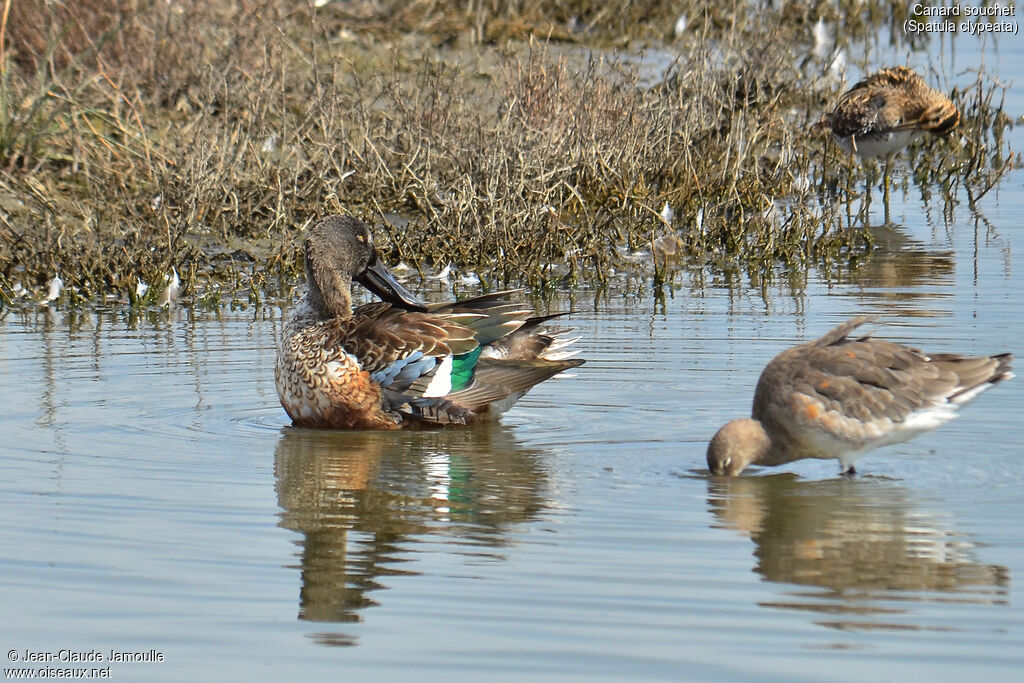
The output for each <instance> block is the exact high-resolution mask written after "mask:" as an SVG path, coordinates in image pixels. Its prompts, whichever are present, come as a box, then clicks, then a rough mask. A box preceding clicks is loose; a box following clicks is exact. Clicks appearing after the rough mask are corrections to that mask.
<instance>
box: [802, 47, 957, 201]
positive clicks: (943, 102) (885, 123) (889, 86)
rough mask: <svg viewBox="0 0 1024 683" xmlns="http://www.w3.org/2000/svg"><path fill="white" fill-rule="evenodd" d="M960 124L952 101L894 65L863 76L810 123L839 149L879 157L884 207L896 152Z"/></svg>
mask: <svg viewBox="0 0 1024 683" xmlns="http://www.w3.org/2000/svg"><path fill="white" fill-rule="evenodd" d="M959 123H960V111H959V110H958V109H957V108H956V105H955V104H953V101H952V100H950V99H949V97H947V96H946V95H945V93H941V92H939V91H938V90H935V89H934V88H931V87H929V85H928V84H927V83H925V81H924V79H923V78H921V77H920V76H919V75H917V74H916V73H915V72H914V71H913V70H912V69H908V68H907V67H905V66H897V67H894V68H891V69H882V70H881V71H879V72H877V73H873V74H871V75H870V76H868V77H866V78H864V79H863V80H861V81H860V82H858V83H857V84H856V85H854V86H853V87H852V88H850V89H849V90H848V91H847V92H846V93H845V94H844V95H843V96H842V97H840V98H839V102H838V103H837V104H836V106H835V108H834V109H833V110H832V111H831V112H830V113H828V114H825V115H824V116H823V117H822V118H821V120H819V121H818V122H817V123H816V124H815V128H828V129H829V130H830V131H831V132H832V136H833V137H834V138H835V141H836V143H838V145H839V147H840V149H842V150H843V151H844V152H846V153H847V154H856V155H857V156H859V157H860V158H861V159H876V158H884V159H885V170H884V178H883V182H884V183H885V195H886V200H887V201H886V206H888V193H889V163H890V161H891V160H892V157H893V156H894V155H895V154H896V153H897V152H898V151H900V150H901V149H903V148H904V147H906V146H907V145H909V144H910V143H912V142H913V141H914V140H917V139H918V138H919V137H921V136H922V135H924V134H925V133H926V132H927V133H933V134H935V135H942V134H945V133H949V132H950V131H952V130H953V129H954V128H956V126H957V125H958V124H959Z"/></svg>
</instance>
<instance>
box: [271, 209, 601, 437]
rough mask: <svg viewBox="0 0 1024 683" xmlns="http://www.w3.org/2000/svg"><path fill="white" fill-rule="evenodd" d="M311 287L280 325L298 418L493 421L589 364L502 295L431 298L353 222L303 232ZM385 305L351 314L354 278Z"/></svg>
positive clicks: (319, 422)
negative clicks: (404, 281) (413, 288)
mask: <svg viewBox="0 0 1024 683" xmlns="http://www.w3.org/2000/svg"><path fill="white" fill-rule="evenodd" d="M305 252H306V256H305V262H306V279H307V289H306V292H305V294H304V295H303V296H302V298H301V299H300V300H299V302H298V304H297V305H296V307H295V310H294V311H293V312H292V315H291V318H290V320H289V321H288V323H287V324H286V325H285V328H284V332H283V335H282V339H281V345H280V347H279V348H278V352H277V365H276V371H275V380H276V385H277V394H278V397H279V398H280V399H281V405H282V406H283V407H284V409H285V412H287V413H288V416H289V417H291V419H292V422H293V424H295V425H299V426H305V427H347V428H355V429H398V428H402V427H407V426H411V425H446V424H466V423H469V422H473V421H476V420H481V419H493V418H494V417H496V416H498V415H500V414H501V413H502V412H504V411H505V410H507V409H508V408H509V407H511V406H512V404H514V403H515V402H516V401H517V400H518V399H519V398H521V397H522V396H523V395H524V394H525V393H526V392H527V391H528V390H529V389H530V388H531V387H533V386H534V385H535V384H538V383H540V382H543V381H544V380H546V379H548V378H550V377H552V376H554V375H557V374H558V373H560V372H563V371H565V370H568V369H569V368H574V367H577V366H579V365H582V364H583V362H584V361H583V360H580V359H573V358H570V356H572V355H574V353H573V352H569V351H567V350H566V347H567V346H568V345H569V344H571V343H572V342H573V341H575V339H571V338H567V337H566V336H565V333H566V330H563V329H557V328H553V327H550V326H549V325H548V321H549V320H550V319H551V318H552V317H554V316H542V317H535V316H533V311H532V310H530V309H529V308H524V307H523V306H521V305H519V304H516V303H514V302H512V301H511V298H512V294H513V292H497V293H494V294H485V295H483V296H479V297H474V298H470V299H464V300H462V301H457V302H454V303H448V304H434V305H428V304H425V303H424V302H422V301H420V300H419V299H417V298H416V297H415V296H413V295H412V294H410V293H409V292H408V291H407V290H406V289H405V288H404V287H402V285H401V284H399V283H398V281H397V280H395V279H394V277H393V276H392V275H391V274H390V273H389V272H388V270H387V268H385V267H384V265H383V264H382V263H381V262H380V260H379V259H378V257H377V253H376V250H375V249H374V246H373V235H372V234H371V233H370V231H369V229H368V228H367V227H366V225H364V224H363V223H362V222H360V221H359V220H357V219H355V218H350V217H342V216H331V217H328V218H325V219H324V220H322V221H320V222H319V223H317V224H316V225H315V226H314V227H313V228H311V229H310V231H309V233H308V234H307V236H306V240H305ZM353 281H356V282H359V283H360V284H362V285H363V286H365V287H366V288H367V289H369V290H370V291H371V292H373V293H374V294H377V295H378V296H380V297H381V298H382V299H384V300H385V301H381V302H376V303H369V304H365V305H363V306H360V307H359V308H357V309H355V310H354V311H353V310H352V298H351V283H352V282H353Z"/></svg>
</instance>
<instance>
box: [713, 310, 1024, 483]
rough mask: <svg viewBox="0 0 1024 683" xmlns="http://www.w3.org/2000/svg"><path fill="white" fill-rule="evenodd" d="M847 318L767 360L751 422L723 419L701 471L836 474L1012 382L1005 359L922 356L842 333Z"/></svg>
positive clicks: (849, 325) (856, 321)
mask: <svg viewBox="0 0 1024 683" xmlns="http://www.w3.org/2000/svg"><path fill="white" fill-rule="evenodd" d="M872 319H873V316H861V317H858V318H853V319H851V320H849V321H847V322H845V323H843V324H842V325H840V326H839V327H837V328H835V329H834V330H832V331H831V332H829V333H828V334H826V335H825V336H824V337H822V338H821V339H818V340H816V341H812V342H809V343H807V344H801V345H800V346H796V347H793V348H791V349H787V350H786V351H783V352H782V353H780V354H779V355H778V356H776V357H775V358H774V359H773V360H772V361H771V362H770V363H768V365H767V367H765V369H764V372H762V373H761V378H760V380H759V381H758V383H757V389H756V390H755V391H754V407H753V410H752V419H741V420H733V421H732V422H729V423H727V424H726V425H725V426H724V427H722V428H721V429H720V430H718V433H717V434H715V436H714V438H713V439H711V443H710V444H708V453H707V457H708V467H709V468H710V469H711V471H712V472H713V473H714V474H726V475H730V476H735V475H737V474H739V473H740V472H742V471H743V469H744V468H745V467H747V465H751V464H754V465H765V466H772V465H781V464H784V463H787V462H792V461H794V460H800V459H803V458H823V459H828V458H836V459H838V460H839V464H840V466H841V467H842V468H843V470H844V472H846V473H849V474H853V473H854V468H853V463H854V461H856V460H857V459H858V458H859V457H860V456H861V455H863V454H864V453H866V452H867V451H870V450H871V449H873V448H877V447H879V446H884V445H886V444H892V443H900V442H903V441H907V440H908V439H910V438H912V437H914V436H916V435H918V434H921V433H923V432H926V431H929V430H931V429H934V428H935V427H938V426H939V425H942V424H944V423H946V422H948V421H949V420H952V419H953V418H954V417H956V413H957V409H958V408H960V406H962V405H964V404H965V403H967V402H968V401H970V400H971V399H973V398H974V397H975V396H977V395H978V394H980V393H981V392H982V391H984V390H985V389H988V388H989V387H991V386H992V385H993V384H996V383H998V382H1002V381H1003V380H1006V379H1010V378H1011V377H1013V373H1012V372H1010V363H1011V362H1012V361H1013V356H1012V355H1011V354H1009V353H1003V354H999V355H996V356H978V357H973V358H972V357H967V356H960V355H954V354H946V353H942V354H923V353H921V352H920V351H918V350H917V349H913V348H910V347H908V346H903V345H902V344H896V343H893V342H888V341H882V340H879V339H872V338H871V336H870V335H865V336H862V337H850V336H849V335H850V333H851V332H853V330H855V329H856V328H858V327H860V326H861V325H863V324H864V323H866V322H868V321H869V320H872Z"/></svg>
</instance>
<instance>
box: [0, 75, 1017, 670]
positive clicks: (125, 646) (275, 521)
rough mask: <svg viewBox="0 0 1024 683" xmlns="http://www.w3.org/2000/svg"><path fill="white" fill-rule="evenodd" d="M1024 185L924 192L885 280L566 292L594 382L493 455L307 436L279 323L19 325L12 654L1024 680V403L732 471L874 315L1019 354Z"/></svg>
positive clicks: (895, 232)
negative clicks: (935, 201)
mask: <svg viewBox="0 0 1024 683" xmlns="http://www.w3.org/2000/svg"><path fill="white" fill-rule="evenodd" d="M1008 106H1009V108H1010V110H1011V112H1013V113H1015V114H1019V113H1022V112H1024V103H1022V102H1021V100H1020V98H1019V97H1016V96H1014V95H1013V94H1012V93H1011V97H1010V98H1009V101H1008ZM1014 107H1016V109H1014ZM1020 147H1021V146H1020V145H1017V148H1020ZM1022 178H1024V176H1021V174H1020V172H1016V173H1014V174H1011V175H1010V176H1009V177H1008V178H1006V179H1005V180H1004V181H1003V183H1002V185H1001V187H1000V190H999V191H998V192H997V193H993V195H992V196H990V197H988V198H986V201H985V202H984V203H983V206H982V207H981V211H982V214H976V213H972V212H970V211H969V210H968V209H967V207H966V206H960V207H958V208H957V209H956V211H955V213H954V216H953V218H952V220H951V221H948V222H947V221H944V220H942V218H941V215H942V212H941V210H939V209H938V208H936V207H934V206H932V207H925V206H924V205H923V204H922V203H921V201H920V199H919V198H918V197H917V196H916V195H915V194H914V192H913V191H910V192H908V193H906V194H905V195H904V194H903V193H900V192H897V193H896V195H895V196H894V205H893V216H892V218H893V221H894V222H895V225H894V226H889V227H887V228H884V229H879V230H878V232H877V237H878V241H879V245H880V247H879V250H878V253H876V254H875V255H874V256H873V257H872V259H871V261H870V262H869V263H867V264H865V265H864V266H863V267H861V268H859V269H858V270H857V271H855V272H854V273H852V274H848V275H841V276H835V275H833V276H831V277H829V278H826V277H824V276H823V275H822V274H820V273H812V274H811V275H810V276H809V279H808V281H807V282H806V285H805V286H802V287H800V288H797V289H796V290H795V291H794V290H793V289H792V288H791V287H789V286H783V285H779V286H770V287H768V288H766V289H762V288H761V287H759V286H757V285H756V284H749V285H744V284H740V285H737V286H733V287H726V286H725V285H724V284H721V283H718V282H716V281H715V279H714V278H713V277H710V276H705V274H703V273H699V272H698V273H690V274H685V273H683V274H680V275H679V276H678V277H677V286H676V287H675V288H674V289H673V290H672V291H670V292H668V293H667V296H666V298H665V299H664V300H663V301H659V300H657V299H656V298H654V297H653V296H650V295H647V294H644V295H640V296H623V295H606V296H603V297H599V298H597V299H596V300H595V296H594V295H593V294H589V293H587V292H575V293H571V294H567V295H566V297H565V300H564V301H561V302H559V304H558V305H559V306H572V307H573V308H575V309H577V310H578V311H579V312H578V313H577V315H575V316H574V318H573V324H574V325H575V327H576V328H577V330H578V331H579V332H580V333H581V334H582V336H583V338H582V340H581V341H580V342H579V345H580V347H581V348H582V350H583V352H584V353H583V355H584V356H585V357H586V358H587V359H588V360H589V362H588V364H587V365H585V366H584V367H582V368H580V369H579V370H577V371H575V377H574V378H571V379H560V380H557V381H552V382H548V383H546V384H544V385H542V386H541V387H540V388H538V389H536V390H535V391H534V392H533V393H531V394H530V395H529V396H527V397H526V399H524V400H523V401H522V402H521V403H520V404H519V405H518V406H517V407H516V408H515V409H514V410H512V411H511V412H510V413H509V414H508V415H507V416H506V418H505V420H504V421H503V423H502V424H500V425H495V426H486V427H480V428H471V429H462V430H448V431H434V432H421V433H402V434H373V433H331V432H318V431H310V430H302V429H294V428H291V427H289V426H287V420H286V417H285V415H284V413H283V412H282V410H281V409H280V407H279V405H278V403H277V398H276V395H275V392H274V385H273V363H274V345H275V340H276V338H277V336H278V333H279V330H280V325H281V318H282V315H283V313H282V311H281V310H279V309H276V308H264V309H261V310H259V311H256V312H252V311H236V312H231V311H227V310H225V311H222V312H221V313H219V314H217V313H203V312H194V311H190V310H187V309H178V310H175V311H172V312H170V313H154V312H150V313H146V314H142V315H141V316H132V315H129V314H128V313H126V312H123V311H92V312H67V311H58V310H52V309H49V308H35V309H29V310H27V311H22V312H7V313H6V314H5V315H4V317H3V318H2V320H0V386H2V387H3V392H2V393H0V416H2V417H0V491H2V494H0V547H2V548H3V552H2V553H0V604H3V605H4V606H5V610H4V617H3V622H2V623H3V625H2V627H0V634H2V639H0V640H2V643H0V644H3V645H5V646H6V648H7V649H13V650H15V651H17V652H18V653H19V656H22V657H23V656H24V652H25V650H32V651H48V652H55V653H56V652H57V651H59V650H60V649H62V648H67V649H71V650H75V651H80V652H83V651H89V650H92V649H97V650H99V651H101V652H102V653H103V654H104V656H107V655H108V654H109V651H110V650H117V651H129V652H148V651H150V650H151V649H152V650H156V651H158V652H160V653H162V655H163V657H164V661H163V662H159V663H149V662H147V663H131V664H128V663H114V664H112V665H111V676H112V678H113V679H115V680H167V681H177V680H185V679H197V680H213V679H215V678H216V679H224V678H227V679H234V680H241V679H243V678H247V679H251V680H280V679H285V678H289V677H294V676H297V675H300V674H303V675H307V676H315V677H318V678H319V677H322V678H327V677H331V678H344V677H349V676H358V677H361V678H375V679H383V678H388V679H395V678H400V677H409V678H415V679H417V680H422V679H432V680H440V679H442V678H443V679H446V680H449V679H456V680H478V679H480V678H481V677H483V676H485V675H486V676H487V677H488V678H492V679H493V678H497V679H513V678H524V677H527V676H529V677H531V678H538V679H545V678H551V679H556V678H557V679H583V678H602V679H609V680H612V679H624V678H631V679H689V680H736V679H739V678H743V679H763V680H781V679H785V680H808V681H812V680H821V679H823V678H826V679H833V680H864V679H866V678H869V677H870V678H873V679H874V678H881V679H900V678H913V679H922V678H925V677H928V678H931V679H935V680H962V679H965V678H968V677H970V678H971V679H973V680H978V679H987V680H1002V679H1010V678H1013V677H1016V676H1019V673H1020V671H1021V667H1022V666H1024V598H1022V595H1021V585H1022V577H1024V530H1022V529H1024V527H1022V524H1021V522H1020V520H1021V519H1022V518H1024V498H1022V497H1021V494H1020V491H1021V490H1022V487H1024V449H1022V446H1021V442H1022V437H1024V430H1022V428H1021V420H1020V414H1021V406H1022V405H1024V380H1021V379H1017V380H1014V381H1011V382H1008V383H1005V384H1003V385H1000V386H999V387H997V388H995V389H993V390H992V391H991V392H988V393H987V394H985V395H984V396H982V397H981V398H980V399H979V400H978V402H977V403H976V404H974V405H972V406H970V407H969V408H968V409H967V410H965V411H964V414H963V415H962V417H961V418H960V419H958V420H956V421H954V422H953V423H951V424H949V425H947V426H946V427H944V428H943V429H942V430H940V431H938V432H934V433H932V434H928V435H925V436H923V437H920V438H918V439H917V440H915V441H912V442H910V443H908V444H902V445H898V446H895V447H890V448H888V449H886V450H883V451H878V452H876V453H874V454H872V455H869V456H867V457H866V458H865V459H864V460H862V461H861V463H859V464H858V470H860V471H861V472H862V474H861V475H860V476H858V477H856V478H852V479H850V478H842V477H839V476H837V472H838V467H837V465H836V463H834V462H831V461H830V462H802V463H796V464H794V465H791V466H789V467H786V468H782V469H777V470H771V471H762V472H760V473H758V474H757V475H756V476H745V477H742V478H738V479H734V480H717V479H710V478H708V477H707V476H706V472H705V469H704V449H705V447H706V443H707V439H708V438H709V437H710V436H711V435H712V434H713V433H714V431H715V430H716V429H717V428H718V427H719V426H720V425H721V424H722V423H724V422H725V421H726V420H728V419H731V418H732V417H736V416H740V415H742V414H744V413H745V412H746V411H748V410H749V404H750V399H751V397H752V392H753V387H754V384H755V383H756V380H757V375H758V373H759V372H760V369H761V368H762V367H763V365H764V364H765V363H766V362H767V360H768V359H770V358H771V356H772V355H774V354H775V353H777V352H778V351H780V350H782V349H783V348H786V347H788V346H790V345H792V344H794V343H796V342H799V341H802V340H807V339H810V338H813V337H816V336H818V335H819V334H821V333H823V332H825V331H826V330H827V329H829V328H830V327H831V326H833V325H834V324H836V323H838V322H839V321H841V320H843V319H845V318H846V317H848V316H850V315H853V314H856V313H863V312H877V313H884V314H888V315H889V316H890V318H889V321H890V324H887V325H884V326H882V327H881V328H880V329H879V333H880V334H884V335H885V336H888V337H891V338H895V339H899V340H903V341H912V342H914V343H919V344H921V345H923V346H925V347H926V348H927V349H929V350H933V351H977V352H997V351H1006V350H1009V351H1014V352H1017V353H1018V355H1024V348H1022V346H1021V344H1022V342H1021V340H1022V339H1024V315H1022V310H1021V303H1020V292H1021V291H1024V277H1022V275H1021V269H1020V267H1019V264H1017V262H1016V261H1017V256H1016V253H1015V247H1019V243H1020V239H1021V238H1020V225H1021V223H1022V219H1024V193H1022V191H1021V190H1022V187H1021V185H1022V182H1024V180H1022ZM427 289H429V288H427ZM434 294H435V296H440V295H438V294H437V293H436V292H435V293H434ZM57 665H58V666H67V665H61V664H59V663H58V664H57ZM5 666H7V664H5Z"/></svg>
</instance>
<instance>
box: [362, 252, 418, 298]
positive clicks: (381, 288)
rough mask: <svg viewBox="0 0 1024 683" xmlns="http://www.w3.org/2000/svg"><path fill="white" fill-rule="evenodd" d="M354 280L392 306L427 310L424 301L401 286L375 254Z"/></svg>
mask: <svg viewBox="0 0 1024 683" xmlns="http://www.w3.org/2000/svg"><path fill="white" fill-rule="evenodd" d="M355 280H356V282H358V283H359V284H361V285H363V286H364V287H366V288H367V289H368V290H370V291H371V292H373V293H374V294H376V295H377V296H379V297H380V298H381V299H383V300H384V301H387V302H388V303H390V304H392V305H394V306H397V307H399V308H404V309H406V310H410V311H426V310H427V304H426V302H425V301H423V300H422V299H419V298H417V297H416V296H415V295H413V294H412V293H411V292H410V291H409V290H407V289H406V288H405V287H403V286H402V285H401V284H400V283H399V282H398V280H396V279H395V276H394V275H392V274H391V272H390V271H389V270H388V269H387V267H386V266H385V265H384V264H383V263H381V261H380V259H379V258H377V255H376V254H374V255H373V257H372V258H371V259H370V262H369V263H368V264H367V265H366V270H364V271H363V272H362V273H360V274H359V275H357V276H356V278H355Z"/></svg>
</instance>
